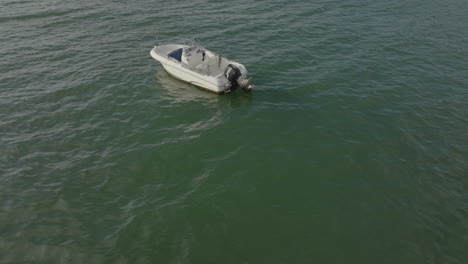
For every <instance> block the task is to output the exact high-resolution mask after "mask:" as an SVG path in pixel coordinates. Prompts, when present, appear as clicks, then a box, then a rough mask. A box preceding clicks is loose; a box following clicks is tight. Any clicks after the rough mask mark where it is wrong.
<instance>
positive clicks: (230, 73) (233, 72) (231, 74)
mask: <svg viewBox="0 0 468 264" xmlns="http://www.w3.org/2000/svg"><path fill="white" fill-rule="evenodd" d="M241 75H242V73H241V71H240V70H239V68H238V67H237V66H236V65H234V64H229V65H228V66H227V67H226V69H225V70H224V76H225V77H226V79H228V81H229V87H228V89H227V90H228V91H234V90H235V89H237V88H239V81H238V79H239V77H240V76H241Z"/></svg>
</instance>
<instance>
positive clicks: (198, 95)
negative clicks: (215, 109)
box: [156, 66, 219, 104]
mask: <svg viewBox="0 0 468 264" xmlns="http://www.w3.org/2000/svg"><path fill="white" fill-rule="evenodd" d="M156 80H157V82H158V83H159V84H160V85H159V86H160V87H161V88H162V89H163V93H161V94H160V96H161V98H163V99H169V100H171V101H173V102H174V103H184V102H190V101H200V102H204V103H207V104H215V103H217V102H218V97H219V95H217V94H215V93H211V92H207V91H204V90H202V89H200V88H198V87H196V86H193V85H190V84H188V83H185V82H183V81H181V80H178V79H176V78H174V77H172V76H171V75H169V74H168V73H167V72H166V71H165V70H164V68H163V67H162V66H159V67H158V69H157V70H156Z"/></svg>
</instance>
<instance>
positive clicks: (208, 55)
mask: <svg viewBox="0 0 468 264" xmlns="http://www.w3.org/2000/svg"><path fill="white" fill-rule="evenodd" d="M150 54H151V57H153V58H154V59H155V60H157V61H159V62H160V63H161V64H162V66H163V67H164V69H165V70H166V71H167V72H168V73H169V74H170V75H172V76H174V77H176V78H178V79H180V80H182V81H185V82H188V83H191V84H193V85H195V86H198V87H200V88H203V89H205V90H208V91H211V92H215V93H218V94H225V93H228V92H231V91H234V90H236V89H237V88H242V89H243V90H244V91H246V92H250V91H252V88H253V85H252V84H250V79H251V78H247V69H246V68H245V67H244V65H242V64H240V63H238V62H235V61H232V60H229V59H227V58H224V57H222V56H220V55H218V54H216V53H214V52H212V51H209V50H207V49H205V48H203V47H202V46H201V45H200V44H198V43H197V41H193V43H192V44H190V45H178V44H167V45H158V46H154V48H153V49H152V50H151V52H150Z"/></svg>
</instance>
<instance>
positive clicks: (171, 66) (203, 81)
mask: <svg viewBox="0 0 468 264" xmlns="http://www.w3.org/2000/svg"><path fill="white" fill-rule="evenodd" d="M155 49H156V47H155V48H154V49H152V50H151V52H150V54H151V57H153V58H154V59H155V60H157V61H159V62H160V63H161V65H162V66H163V68H164V69H165V70H166V71H167V72H168V73H169V74H170V75H172V76H173V77H175V78H177V79H179V80H182V81H184V82H187V83H190V84H192V85H195V86H197V87H200V88H202V89H204V90H207V91H210V92H214V93H217V94H223V93H225V92H226V84H227V83H226V80H225V78H224V76H222V75H221V76H218V77H214V76H209V75H203V74H199V73H197V72H194V71H192V70H190V69H188V68H186V67H184V66H183V65H182V64H181V63H179V62H176V61H174V60H172V59H169V58H167V57H164V56H161V55H160V54H158V53H157V52H156V51H155Z"/></svg>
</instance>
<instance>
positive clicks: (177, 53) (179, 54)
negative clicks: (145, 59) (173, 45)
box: [167, 48, 182, 61]
mask: <svg viewBox="0 0 468 264" xmlns="http://www.w3.org/2000/svg"><path fill="white" fill-rule="evenodd" d="M167 56H168V57H171V58H174V59H176V60H178V61H182V48H180V49H176V50H174V51H171V52H170V53H169V54H167Z"/></svg>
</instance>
